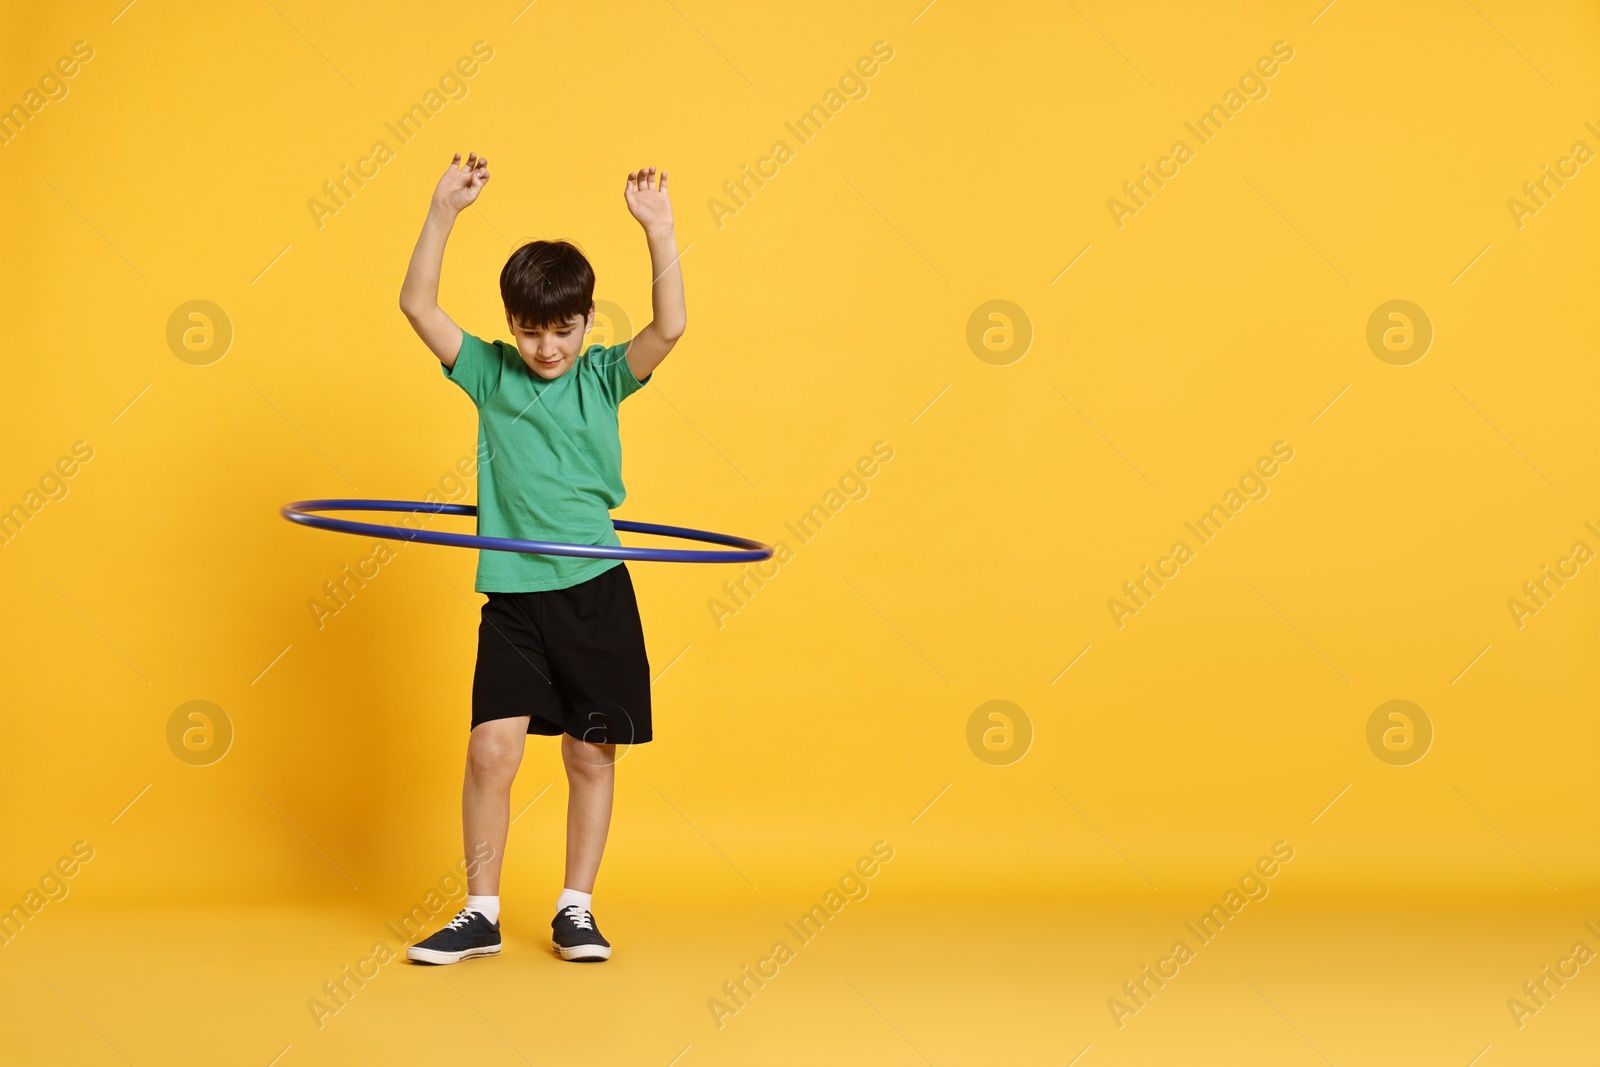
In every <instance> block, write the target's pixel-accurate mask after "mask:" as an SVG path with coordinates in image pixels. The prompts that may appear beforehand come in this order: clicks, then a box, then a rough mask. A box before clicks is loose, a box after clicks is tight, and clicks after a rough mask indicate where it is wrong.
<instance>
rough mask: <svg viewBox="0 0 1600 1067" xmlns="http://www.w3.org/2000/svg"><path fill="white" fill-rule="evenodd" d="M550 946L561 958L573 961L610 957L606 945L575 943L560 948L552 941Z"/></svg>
mask: <svg viewBox="0 0 1600 1067" xmlns="http://www.w3.org/2000/svg"><path fill="white" fill-rule="evenodd" d="M550 947H551V948H553V949H555V950H556V951H557V952H559V953H560V954H561V958H562V959H564V960H570V961H571V962H573V963H587V962H590V961H593V962H598V961H600V960H609V959H610V958H611V949H610V948H609V947H608V946H606V945H577V946H575V947H573V948H562V947H561V946H560V945H558V944H556V943H555V942H554V941H552V942H550Z"/></svg>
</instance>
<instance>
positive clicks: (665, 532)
mask: <svg viewBox="0 0 1600 1067" xmlns="http://www.w3.org/2000/svg"><path fill="white" fill-rule="evenodd" d="M322 511H405V512H427V513H429V514H433V515H469V516H476V515H477V514H478V509H477V508H476V507H474V506H473V505H471V504H446V503H443V502H440V503H437V504H428V503H423V502H420V501H415V500H340V499H335V500H297V501H295V502H294V503H292V504H285V505H284V506H283V507H281V508H279V509H278V514H280V515H282V516H283V517H284V518H286V519H288V520H289V521H290V522H295V523H299V524H300V525H301V526H309V527H311V528H312V529H314V530H331V531H333V532H334V533H347V534H359V535H362V536H365V537H381V538H385V539H387V540H390V541H416V542H418V543H419V544H424V545H446V546H448V547H451V548H477V549H486V550H488V551H491V552H526V553H531V554H533V555H540V556H583V557H585V558H588V559H624V560H627V559H631V560H639V561H642V562H650V563H751V562H754V561H756V560H763V559H770V558H772V551H773V550H772V546H771V545H765V544H762V543H761V542H760V541H752V540H750V539H749V538H748V537H735V536H734V535H733V534H722V533H712V532H711V531H710V530H693V529H690V528H689V527H687V526H661V525H658V524H656V523H653V522H631V521H629V520H627V519H612V520H611V525H612V526H613V527H615V528H616V529H617V531H618V532H620V533H642V534H657V535H659V536H661V537H680V538H683V539H685V540H688V541H704V542H706V543H707V544H713V545H728V546H730V547H732V548H736V549H738V550H739V551H736V552H716V551H711V550H708V549H692V548H632V547H629V546H627V545H623V546H620V547H619V546H615V545H572V544H565V543H563V542H560V541H523V540H520V539H518V538H514V537H480V536H479V535H477V534H459V533H446V532H443V531H436V530H410V529H407V528H405V527H403V526H387V525H384V524H382V523H375V522H355V521H353V520H350V519H330V518H327V517H325V516H323V515H319V514H315V513H316V512H322Z"/></svg>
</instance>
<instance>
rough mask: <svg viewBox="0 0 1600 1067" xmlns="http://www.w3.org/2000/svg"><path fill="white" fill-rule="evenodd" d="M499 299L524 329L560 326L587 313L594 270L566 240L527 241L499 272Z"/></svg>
mask: <svg viewBox="0 0 1600 1067" xmlns="http://www.w3.org/2000/svg"><path fill="white" fill-rule="evenodd" d="M500 299H501V300H502V301H504V302H505V305H506V311H507V312H508V313H509V314H510V315H511V318H512V321H514V322H516V323H517V324H518V325H520V326H522V327H524V328H527V329H538V328H541V327H551V326H559V325H563V324H564V323H565V322H566V321H567V320H568V319H570V318H572V317H573V316H574V315H576V316H578V317H579V318H582V317H584V316H586V315H588V314H589V307H590V305H592V304H593V303H594V268H593V267H591V266H590V265H589V261H588V260H587V259H585V258H584V255H583V253H582V252H580V251H578V249H577V247H576V246H575V245H572V244H570V243H568V242H566V241H529V242H528V243H527V244H525V245H523V246H522V247H521V248H519V249H517V250H516V251H515V252H513V253H511V258H510V259H508V260H506V265H505V266H504V267H503V268H501V270H500Z"/></svg>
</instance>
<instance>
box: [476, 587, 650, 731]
mask: <svg viewBox="0 0 1600 1067" xmlns="http://www.w3.org/2000/svg"><path fill="white" fill-rule="evenodd" d="M487 595H488V597H489V600H488V602H487V603H485V604H484V605H483V621H482V622H481V623H480V624H479V626H478V666H477V669H476V670H475V671H474V672H473V677H472V725H473V726H477V725H478V724H479V723H483V722H488V721H490V720H491V719H509V718H512V717H514V716H517V715H529V716H531V718H530V719H529V720H528V732H529V733H530V734H548V735H552V736H554V735H556V734H562V733H567V734H571V735H572V736H573V737H576V738H578V739H579V740H580V741H590V742H593V743H594V744H602V745H603V744H619V745H638V744H643V743H644V742H646V741H648V740H650V737H651V726H650V661H649V660H648V659H647V658H646V656H645V650H644V627H643V625H642V624H641V623H640V621H639V604H638V601H637V600H636V599H635V598H634V594H633V579H632V578H631V577H630V576H629V574H628V567H627V564H625V563H622V562H618V563H617V565H616V566H615V567H608V568H607V569H606V570H604V571H602V572H601V573H600V574H597V575H595V576H594V577H593V578H590V579H588V580H587V581H583V582H579V583H578V584H577V585H574V586H569V587H567V588H566V589H549V590H542V591H540V592H536V593H489V594H487Z"/></svg>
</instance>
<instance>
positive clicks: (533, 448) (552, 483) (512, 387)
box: [439, 330, 650, 593]
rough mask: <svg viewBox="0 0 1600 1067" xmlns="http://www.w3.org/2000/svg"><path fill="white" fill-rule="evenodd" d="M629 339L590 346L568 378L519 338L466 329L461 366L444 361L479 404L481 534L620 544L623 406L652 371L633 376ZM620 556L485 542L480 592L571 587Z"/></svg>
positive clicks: (480, 561)
mask: <svg viewBox="0 0 1600 1067" xmlns="http://www.w3.org/2000/svg"><path fill="white" fill-rule="evenodd" d="M627 350H628V346H627V343H623V344H620V345H616V346H614V347H611V348H606V347H605V346H604V345H590V346H589V347H588V349H586V350H585V351H584V353H583V355H581V356H579V357H578V359H577V362H576V363H575V364H574V365H573V366H572V368H571V369H569V370H568V371H567V372H566V373H565V374H563V375H562V376H561V377H559V378H555V379H552V380H548V381H547V380H545V379H544V378H540V377H538V376H537V375H535V374H534V373H533V371H531V370H529V369H528V365H527V364H526V363H524V362H523V361H522V356H521V355H520V354H519V353H518V352H517V346H516V345H514V344H510V343H508V342H506V341H495V342H494V343H493V344H490V343H489V342H487V341H484V340H483V339H482V338H479V337H474V336H473V335H472V334H470V333H467V332H466V331H465V330H463V331H462V337H461V351H460V353H459V354H457V356H456V365H455V367H454V368H453V369H452V368H449V367H445V366H444V364H442V363H441V364H440V365H439V366H440V368H441V369H442V370H443V371H444V375H445V377H446V378H449V379H450V380H451V381H453V382H455V383H456V384H457V385H459V386H460V387H461V388H462V390H463V391H464V392H465V393H466V394H467V395H468V396H470V397H471V398H472V402H473V403H474V404H476V405H477V407H478V533H479V535H481V536H485V537H517V538H522V539H525V540H530V541H565V542H567V543H570V544H580V545H619V544H621V542H620V541H618V540H617V531H616V530H615V528H613V527H612V525H611V515H610V511H611V509H612V508H615V507H620V506H621V504H622V501H623V498H624V497H625V496H626V495H627V490H626V489H625V488H623V485H622V440H621V438H620V436H619V435H618V432H617V405H619V404H621V403H622V401H623V399H624V398H625V397H628V396H630V395H632V394H633V393H635V392H638V390H639V389H640V388H641V387H642V386H644V384H645V383H646V382H648V381H649V380H650V377H649V376H647V377H646V378H645V380H644V381H643V382H641V381H639V380H638V379H637V378H635V377H634V376H633V371H632V370H630V369H629V367H628V361H627V360H626V359H624V358H623V355H624V354H625V353H626V352H627ZM620 562H621V561H620V560H614V559H586V558H584V557H581V556H536V555H530V554H528V553H525V552H498V551H488V550H485V551H480V552H479V553H478V579H477V583H476V585H475V586H474V588H476V589H477V591H478V592H480V593H531V592H537V591H539V590H545V589H565V588H567V587H568V586H572V585H577V584H578V583H579V582H583V581H587V580H588V579H590V578H593V577H594V576H596V575H597V574H601V573H603V572H604V571H606V570H609V569H610V568H612V567H615V566H616V565H617V564H618V563H620Z"/></svg>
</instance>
